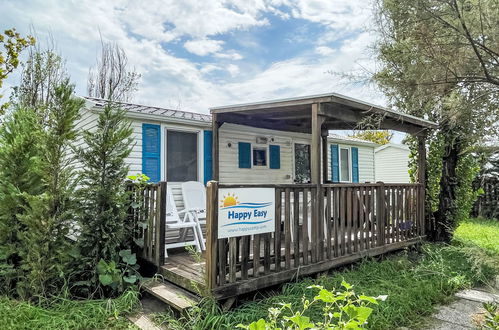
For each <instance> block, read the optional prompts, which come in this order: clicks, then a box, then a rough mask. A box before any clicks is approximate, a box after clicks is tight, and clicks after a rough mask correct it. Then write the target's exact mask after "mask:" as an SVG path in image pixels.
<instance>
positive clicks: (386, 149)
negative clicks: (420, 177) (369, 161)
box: [374, 144, 410, 183]
mask: <svg viewBox="0 0 499 330" xmlns="http://www.w3.org/2000/svg"><path fill="white" fill-rule="evenodd" d="M409 154H410V151H409V148H408V147H407V146H405V145H395V144H387V145H384V146H381V147H379V148H376V150H375V151H374V159H375V168H376V181H383V182H386V183H410V177H409Z"/></svg>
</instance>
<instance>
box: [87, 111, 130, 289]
mask: <svg viewBox="0 0 499 330" xmlns="http://www.w3.org/2000/svg"><path fill="white" fill-rule="evenodd" d="M131 134H132V129H131V127H130V123H129V122H128V121H127V120H126V118H125V116H124V111H123V110H122V109H120V108H118V107H116V106H115V104H113V103H111V102H108V103H107V105H106V106H105V107H104V109H103V111H102V112H101V113H100V114H99V119H98V122H97V127H96V129H95V130H92V131H85V132H83V142H84V143H83V146H81V147H80V148H78V150H77V155H78V159H79V161H80V162H81V165H82V167H83V169H82V171H81V173H80V179H81V181H80V185H81V188H80V189H79V199H80V203H79V205H80V206H79V208H80V210H79V214H78V220H79V227H80V236H79V247H80V253H81V256H82V257H81V263H80V271H81V272H80V276H81V279H82V281H81V282H80V283H82V284H84V285H85V286H86V289H85V288H82V289H83V290H84V291H85V290H87V289H91V290H95V289H98V288H99V280H98V274H97V272H96V268H97V264H98V263H99V261H100V260H101V259H103V260H105V261H107V262H110V261H115V262H118V261H119V251H120V249H121V247H122V243H123V242H124V240H125V221H126V216H127V206H126V205H127V202H128V197H127V196H128V195H127V193H126V191H125V185H124V182H125V180H126V177H127V174H128V166H127V165H126V162H125V159H126V157H128V156H129V155H130V152H131V145H132V142H133V140H132V138H131ZM81 293H85V292H81ZM86 293H87V294H91V293H92V292H90V291H88V292H86Z"/></svg>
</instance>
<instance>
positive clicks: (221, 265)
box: [217, 238, 228, 285]
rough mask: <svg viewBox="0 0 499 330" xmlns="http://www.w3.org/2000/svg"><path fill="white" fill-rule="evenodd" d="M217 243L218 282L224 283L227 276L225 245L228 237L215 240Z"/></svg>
mask: <svg viewBox="0 0 499 330" xmlns="http://www.w3.org/2000/svg"><path fill="white" fill-rule="evenodd" d="M217 244H218V273H219V276H218V283H219V285H224V284H225V282H226V277H227V245H228V239H227V238H222V239H219V240H218V241H217Z"/></svg>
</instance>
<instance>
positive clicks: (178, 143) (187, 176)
mask: <svg viewBox="0 0 499 330" xmlns="http://www.w3.org/2000/svg"><path fill="white" fill-rule="evenodd" d="M166 148H167V149H166V178H167V180H168V181H169V182H184V181H197V180H198V135H197V133H189V132H178V131H172V130H167V134H166Z"/></svg>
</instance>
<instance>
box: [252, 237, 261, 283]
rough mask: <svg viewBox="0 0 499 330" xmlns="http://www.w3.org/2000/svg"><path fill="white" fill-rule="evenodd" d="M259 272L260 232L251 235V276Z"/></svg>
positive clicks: (256, 275) (257, 274)
mask: <svg viewBox="0 0 499 330" xmlns="http://www.w3.org/2000/svg"><path fill="white" fill-rule="evenodd" d="M259 274H260V234H257V235H253V276H255V277H258V276H259Z"/></svg>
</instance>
